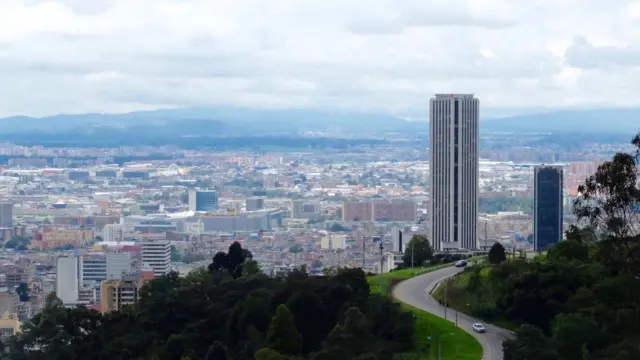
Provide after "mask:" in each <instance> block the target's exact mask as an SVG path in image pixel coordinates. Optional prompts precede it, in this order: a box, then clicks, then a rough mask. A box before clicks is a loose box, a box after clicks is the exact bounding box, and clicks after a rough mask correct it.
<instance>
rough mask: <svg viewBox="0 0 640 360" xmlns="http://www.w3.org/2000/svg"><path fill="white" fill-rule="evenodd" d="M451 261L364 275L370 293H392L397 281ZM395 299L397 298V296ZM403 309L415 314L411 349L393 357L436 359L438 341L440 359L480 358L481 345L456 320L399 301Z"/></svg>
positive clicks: (409, 359)
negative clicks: (458, 326)
mask: <svg viewBox="0 0 640 360" xmlns="http://www.w3.org/2000/svg"><path fill="white" fill-rule="evenodd" d="M450 266H453V264H439V265H434V266H428V267H423V268H413V269H403V270H397V271H393V272H390V273H385V274H382V280H383V281H382V287H381V281H380V277H381V275H372V276H369V277H368V278H367V281H368V282H369V286H370V288H371V292H372V293H378V294H384V295H386V296H390V295H391V290H392V289H393V287H394V286H395V285H397V284H398V283H399V282H401V281H403V280H406V279H410V278H412V277H415V276H418V275H422V274H426V273H428V272H431V271H436V270H439V269H443V268H446V267H450ZM396 301H397V300H396ZM400 304H401V306H402V308H403V309H404V310H407V311H410V312H412V313H413V315H414V318H415V333H414V341H415V346H414V351H413V352H411V353H403V354H396V356H395V359H396V360H423V359H429V360H430V359H438V343H439V344H440V354H441V357H440V359H442V360H480V359H482V346H480V343H479V342H478V341H477V340H476V339H475V338H474V337H473V336H471V335H470V334H468V333H467V332H466V331H464V330H462V329H460V328H457V327H456V326H455V324H453V323H452V322H450V321H448V320H444V319H442V318H440V317H438V316H435V315H433V314H431V313H428V312H426V311H423V310H420V309H418V308H415V307H413V306H409V305H407V304H403V303H400Z"/></svg>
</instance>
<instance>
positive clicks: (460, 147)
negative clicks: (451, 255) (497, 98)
mask: <svg viewBox="0 0 640 360" xmlns="http://www.w3.org/2000/svg"><path fill="white" fill-rule="evenodd" d="M479 113H480V101H479V100H478V99H477V98H475V97H474V96H473V94H436V96H435V97H434V98H432V99H431V102H430V109H429V136H430V137H429V143H430V147H429V167H430V173H431V174H430V178H431V183H430V196H431V200H430V208H429V210H430V211H429V216H430V225H431V226H430V231H431V234H430V237H429V240H431V242H432V244H433V246H434V248H435V249H436V250H447V249H476V248H477V239H478V236H477V218H478V177H479V151H478V131H479V121H478V120H479Z"/></svg>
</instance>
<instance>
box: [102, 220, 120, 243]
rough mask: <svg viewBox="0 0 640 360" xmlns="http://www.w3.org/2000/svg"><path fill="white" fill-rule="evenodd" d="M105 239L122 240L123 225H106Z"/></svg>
mask: <svg viewBox="0 0 640 360" xmlns="http://www.w3.org/2000/svg"><path fill="white" fill-rule="evenodd" d="M103 231H104V239H103V240H104V241H122V225H120V224H107V225H105V226H104V230H103Z"/></svg>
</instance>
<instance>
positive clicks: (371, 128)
mask: <svg viewBox="0 0 640 360" xmlns="http://www.w3.org/2000/svg"><path fill="white" fill-rule="evenodd" d="M427 123H428V122H427V121H409V120H406V119H404V118H402V117H398V116H394V115H389V114H384V113H366V112H348V111H325V110H313V109H252V108H239V107H219V108H180V109H160V110H150V111H135V112H130V113H121V114H101V113H88V114H70V115H65V114H60V115H53V116H46V117H30V116H24V115H17V116H10V117H5V118H0V133H4V134H8V133H25V132H30V131H39V132H46V133H61V132H69V131H75V132H80V133H83V132H85V131H94V130H95V129H101V128H104V129H114V130H115V129H119V130H121V131H133V130H135V131H141V130H145V127H148V128H146V130H147V131H151V132H162V133H168V134H171V133H172V134H175V135H191V133H192V132H195V133H201V132H203V131H211V132H214V133H216V135H219V136H225V135H238V134H265V133H266V134H268V133H290V134H294V133H304V132H314V131H317V132H327V131H329V132H333V133H341V132H344V133H359V132H362V133H375V132H379V133H383V132H398V133H414V134H415V133H416V132H419V133H424V132H428V127H427ZM163 127H164V128H165V129H163ZM639 130H640V108H602V109H591V110H556V111H551V110H550V111H545V112H540V113H534V114H531V113H527V114H522V115H514V116H508V117H501V118H486V119H485V118H483V119H481V131H489V132H511V133H530V132H586V133H598V132H604V133H630V132H637V131H639Z"/></svg>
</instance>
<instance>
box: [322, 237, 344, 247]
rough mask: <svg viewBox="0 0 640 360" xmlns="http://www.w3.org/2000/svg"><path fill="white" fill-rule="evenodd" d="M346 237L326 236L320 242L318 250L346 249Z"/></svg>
mask: <svg viewBox="0 0 640 360" xmlns="http://www.w3.org/2000/svg"><path fill="white" fill-rule="evenodd" d="M346 247H347V236H346V235H337V234H331V235H327V236H325V237H323V238H322V240H320V248H321V249H323V250H337V249H346Z"/></svg>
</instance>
